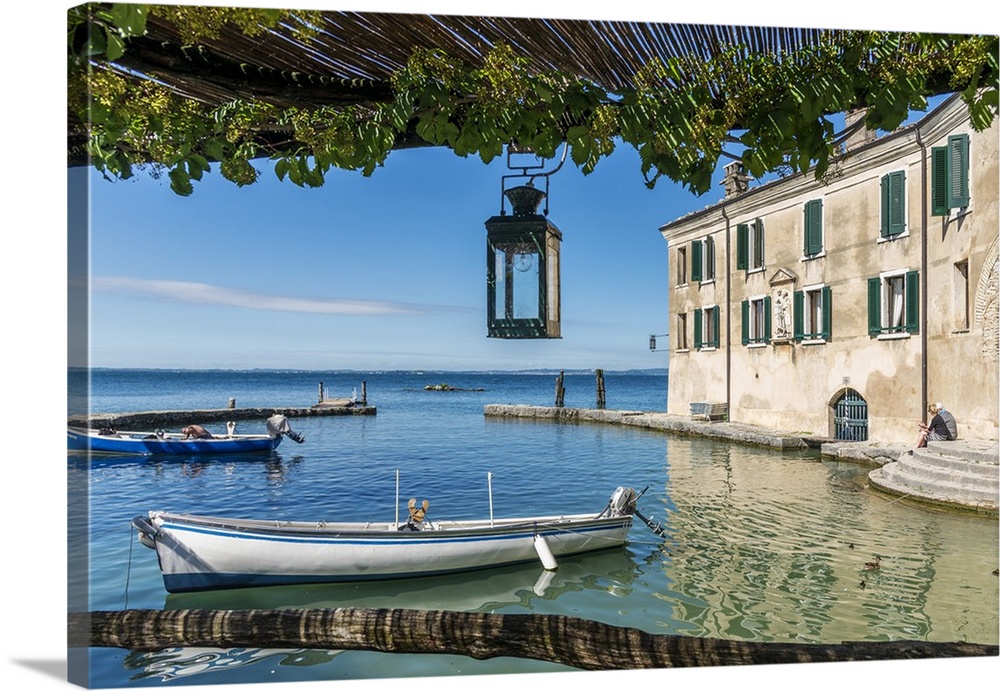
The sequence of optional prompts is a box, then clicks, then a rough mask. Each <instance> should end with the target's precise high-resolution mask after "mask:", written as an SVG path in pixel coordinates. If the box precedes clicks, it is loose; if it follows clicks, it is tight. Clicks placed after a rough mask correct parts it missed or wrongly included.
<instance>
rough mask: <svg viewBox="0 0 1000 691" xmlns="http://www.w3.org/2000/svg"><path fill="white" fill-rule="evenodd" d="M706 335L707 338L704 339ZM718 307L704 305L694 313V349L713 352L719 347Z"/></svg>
mask: <svg viewBox="0 0 1000 691" xmlns="http://www.w3.org/2000/svg"><path fill="white" fill-rule="evenodd" d="M706 334H707V335H708V336H709V338H706V337H705V336H706ZM719 342H720V340H719V306H718V305H705V306H704V307H700V308H698V309H696V310H695V312H694V349H695V350H715V349H716V348H718V347H719Z"/></svg>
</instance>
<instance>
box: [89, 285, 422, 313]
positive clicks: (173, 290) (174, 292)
mask: <svg viewBox="0 0 1000 691" xmlns="http://www.w3.org/2000/svg"><path fill="white" fill-rule="evenodd" d="M90 289H91V290H95V291H101V292H106V293H114V294H117V295H125V296H129V297H147V298H153V299H156V300H164V301H168V302H178V303H184V304H192V305H223V306H227V307H242V308H245V309H252V310H266V311H271V312H308V313H313V314H348V315H383V314H420V313H425V312H431V311H434V310H435V309H439V308H434V307H430V306H420V305H412V304H406V303H400V302H391V301H384V300H346V299H338V298H318V299H317V298H297V297H284V296H280V295H263V294H260V293H252V292H248V291H244V290H234V289H232V288H223V287H221V286H213V285H210V284H208V283H191V282H185V281H153V280H146V279H141V278H124V277H111V276H95V277H93V278H91V280H90Z"/></svg>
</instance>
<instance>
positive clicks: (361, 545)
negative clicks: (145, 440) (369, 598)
mask: <svg viewBox="0 0 1000 691" xmlns="http://www.w3.org/2000/svg"><path fill="white" fill-rule="evenodd" d="M635 502H636V493H635V491H634V490H633V489H631V488H626V487H619V488H618V489H617V490H615V492H614V494H613V495H612V496H611V499H610V500H609V502H608V504H607V506H606V507H605V508H604V510H603V511H601V512H600V513H586V514H573V515H550V516H531V517H525V518H497V519H493V518H492V508H491V511H490V513H491V517H490V518H487V519H483V520H460V521H444V520H442V521H431V520H423V516H422V515H421V513H420V511H421V510H420V509H416V513H417V516H418V517H417V518H416V520H413V518H412V516H413V514H414V506H413V504H414V502H413V500H411V502H410V506H411V519H410V520H407V521H406V522H403V523H400V522H399V521H398V520H397V521H395V522H380V523H374V522H369V523H326V522H323V521H315V522H308V521H269V520H255V519H233V518H219V517H211V516H195V515H188V514H174V513H167V512H164V511H151V512H150V513H149V515H148V516H137V517H135V518H133V519H132V524H133V525H134V526H135V527H136V528H137V529H138V531H139V539H140V541H141V542H142V544H144V545H146V546H147V547H150V548H152V549H155V550H156V554H157V557H158V559H159V564H160V571H161V572H162V574H163V583H164V586H165V588H166V589H167V591H168V592H171V593H180V592H192V591H199V590H214V589H222V588H245V587H252V586H265V585H289V584H306V583H333V582H342V581H364V580H384V579H398V578H413V577H418V576H432V575H438V574H445V573H454V572H460V571H471V570H475V569H484V568H490V567H496V566H504V565H508V564H517V563H523V562H530V561H538V560H541V562H542V565H543V566H544V567H545V568H546V569H550V570H552V569H555V568H557V566H558V564H557V562H556V558H557V557H561V556H565V555H571V554H581V553H584V552H593V551H597V550H603V549H609V548H612V547H620V546H622V545H624V544H625V540H626V538H627V536H628V532H629V529H630V528H631V527H632V517H633V514H635V513H637V512H636V510H635ZM424 510H426V504H425V506H424Z"/></svg>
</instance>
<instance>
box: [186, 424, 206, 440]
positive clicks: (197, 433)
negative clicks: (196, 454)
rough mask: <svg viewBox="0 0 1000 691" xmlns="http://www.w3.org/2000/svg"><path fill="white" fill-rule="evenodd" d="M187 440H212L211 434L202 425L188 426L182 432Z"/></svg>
mask: <svg viewBox="0 0 1000 691" xmlns="http://www.w3.org/2000/svg"><path fill="white" fill-rule="evenodd" d="M181 434H183V435H184V438H185V439H211V438H212V435H211V433H210V432H209V431H208V430H207V429H205V428H204V427H202V426H201V425H188V426H187V427H185V428H184V429H182V430H181Z"/></svg>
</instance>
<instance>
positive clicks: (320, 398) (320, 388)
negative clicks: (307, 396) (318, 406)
mask: <svg viewBox="0 0 1000 691" xmlns="http://www.w3.org/2000/svg"><path fill="white" fill-rule="evenodd" d="M319 402H320V403H322V402H323V382H320V383H319Z"/></svg>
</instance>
